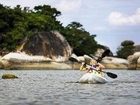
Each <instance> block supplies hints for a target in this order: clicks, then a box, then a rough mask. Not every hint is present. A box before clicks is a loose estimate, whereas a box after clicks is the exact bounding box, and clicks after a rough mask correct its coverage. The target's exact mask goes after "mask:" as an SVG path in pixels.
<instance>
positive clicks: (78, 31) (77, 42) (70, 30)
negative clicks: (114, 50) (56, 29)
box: [63, 22, 97, 55]
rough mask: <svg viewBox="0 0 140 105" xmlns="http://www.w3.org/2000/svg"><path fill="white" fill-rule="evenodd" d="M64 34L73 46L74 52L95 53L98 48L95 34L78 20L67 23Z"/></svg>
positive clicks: (80, 53)
mask: <svg viewBox="0 0 140 105" xmlns="http://www.w3.org/2000/svg"><path fill="white" fill-rule="evenodd" d="M63 35H65V37H66V39H67V40H68V42H69V43H70V45H71V46H72V48H73V52H74V53H75V54H77V55H83V54H94V53H95V51H96V50H97V42H96V41H95V39H94V38H95V35H90V33H89V32H87V31H85V29H84V28H83V26H82V25H81V24H80V23H78V22H72V23H71V24H69V25H67V26H66V28H65V29H64V31H63Z"/></svg>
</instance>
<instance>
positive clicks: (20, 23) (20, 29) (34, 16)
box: [0, 4, 62, 51]
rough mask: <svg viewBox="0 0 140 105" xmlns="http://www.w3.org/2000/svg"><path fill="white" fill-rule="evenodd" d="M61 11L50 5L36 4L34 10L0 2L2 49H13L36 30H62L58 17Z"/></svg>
mask: <svg viewBox="0 0 140 105" xmlns="http://www.w3.org/2000/svg"><path fill="white" fill-rule="evenodd" d="M59 15H61V12H59V11H57V10H56V9H55V8H51V6H49V5H43V6H36V7H35V9H34V10H29V8H28V7H24V9H22V8H21V7H20V5H17V6H16V7H15V8H13V9H12V8H10V7H7V6H3V5H1V4H0V35H1V36H0V37H2V38H1V39H3V40H1V42H0V43H1V44H0V48H1V50H8V51H12V50H15V49H16V47H17V45H18V44H19V43H20V42H21V41H22V40H23V39H24V38H25V37H26V36H31V35H32V34H33V33H34V32H40V31H51V30H61V29H62V25H61V23H60V21H57V19H56V17H57V16H59Z"/></svg>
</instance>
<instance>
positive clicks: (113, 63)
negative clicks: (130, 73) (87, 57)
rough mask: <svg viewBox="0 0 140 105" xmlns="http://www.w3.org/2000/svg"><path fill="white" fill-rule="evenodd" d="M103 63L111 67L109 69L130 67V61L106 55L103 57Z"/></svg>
mask: <svg viewBox="0 0 140 105" xmlns="http://www.w3.org/2000/svg"><path fill="white" fill-rule="evenodd" d="M101 63H103V65H104V66H105V68H109V69H127V68H128V61H127V60H126V59H122V58H116V57H105V58H103V60H102V62H101Z"/></svg>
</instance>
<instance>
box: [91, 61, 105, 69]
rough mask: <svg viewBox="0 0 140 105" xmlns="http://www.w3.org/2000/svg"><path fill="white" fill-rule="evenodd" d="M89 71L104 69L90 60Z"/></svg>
mask: <svg viewBox="0 0 140 105" xmlns="http://www.w3.org/2000/svg"><path fill="white" fill-rule="evenodd" d="M90 65H91V69H93V70H99V71H102V70H103V69H104V68H105V67H104V66H103V65H102V64H101V63H99V62H98V63H97V61H96V60H91V62H90Z"/></svg>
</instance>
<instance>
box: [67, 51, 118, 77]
mask: <svg viewBox="0 0 140 105" xmlns="http://www.w3.org/2000/svg"><path fill="white" fill-rule="evenodd" d="M109 53H110V50H109V49H106V50H105V51H104V52H103V53H102V55H101V57H99V58H98V59H97V60H96V61H97V63H99V62H100V61H102V59H103V58H104V57H105V56H108V55H109ZM90 57H91V56H90ZM92 58H93V57H92ZM69 60H71V61H72V62H78V59H77V58H76V57H75V56H74V57H72V56H71V57H70V58H69ZM101 72H103V73H106V74H107V75H108V76H109V77H111V78H117V75H116V74H114V73H111V72H105V71H101Z"/></svg>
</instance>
